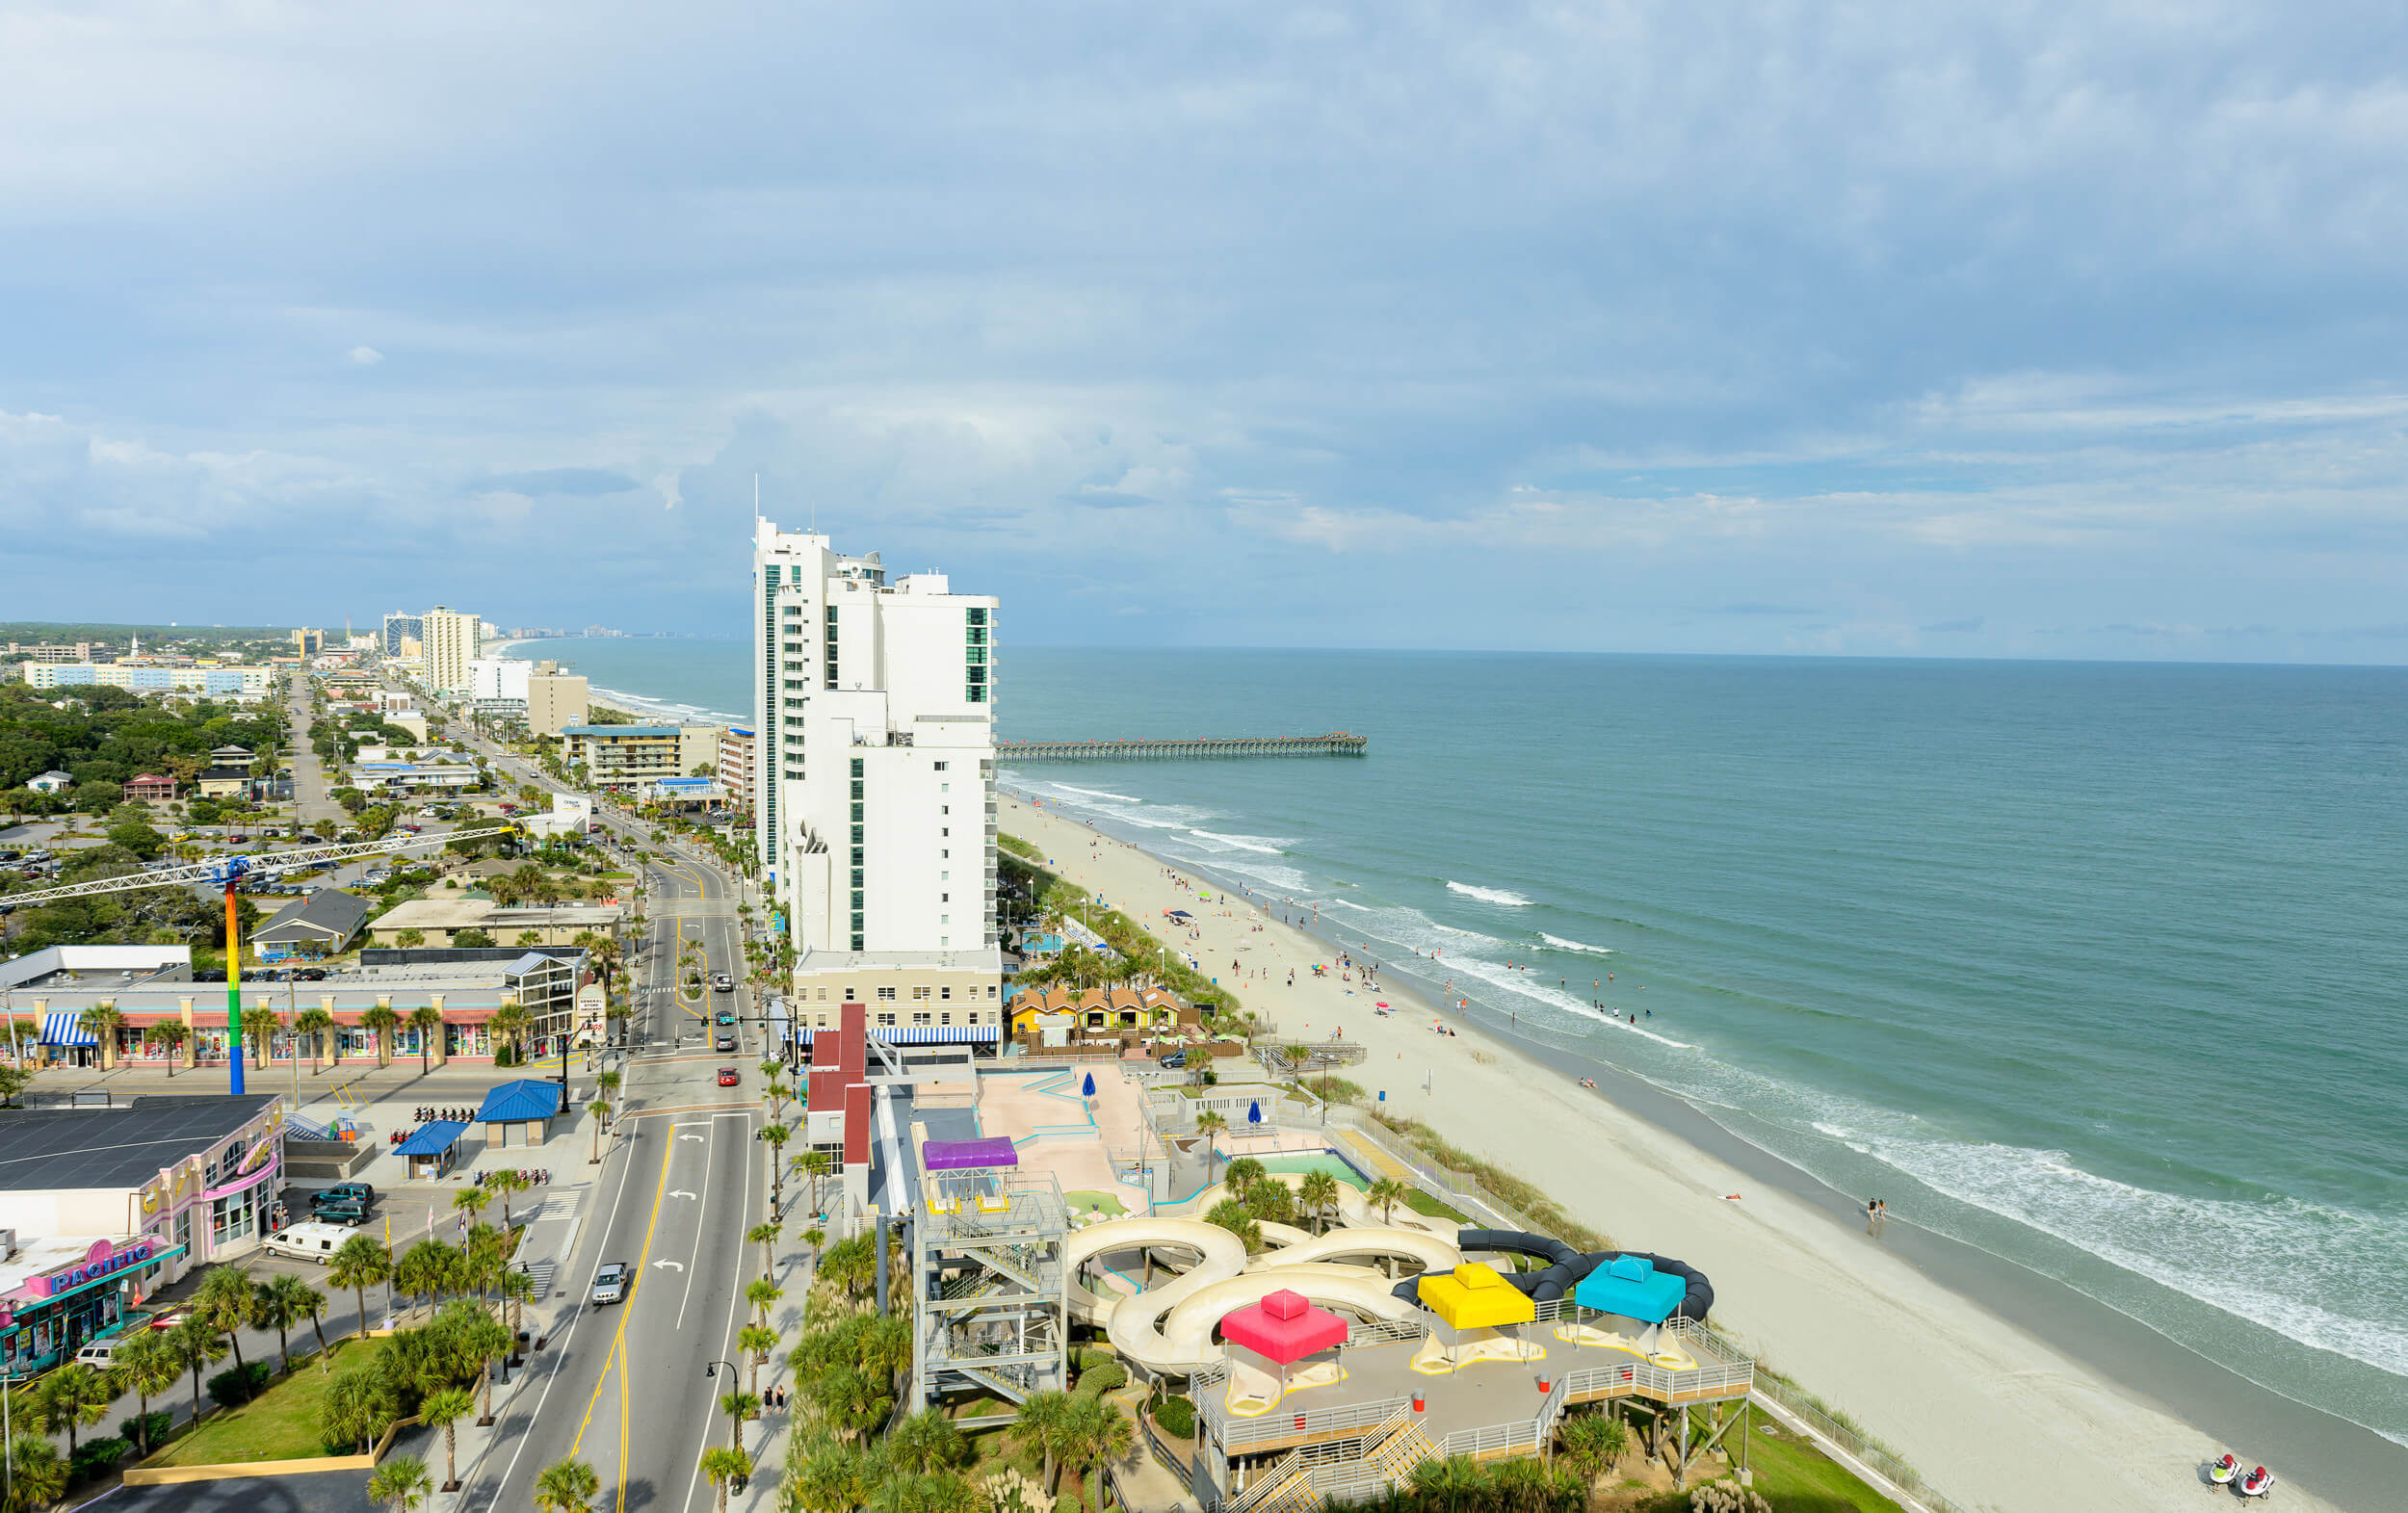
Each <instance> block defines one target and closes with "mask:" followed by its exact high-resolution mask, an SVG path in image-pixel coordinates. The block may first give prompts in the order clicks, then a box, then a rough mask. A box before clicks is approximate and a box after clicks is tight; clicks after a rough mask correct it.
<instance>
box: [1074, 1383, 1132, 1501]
mask: <svg viewBox="0 0 2408 1513" xmlns="http://www.w3.org/2000/svg"><path fill="white" fill-rule="evenodd" d="M1075 1402H1076V1404H1077V1406H1076V1407H1075V1408H1074V1409H1073V1410H1072V1416H1071V1422H1070V1428H1069V1431H1068V1433H1069V1441H1070V1454H1071V1458H1072V1459H1073V1460H1075V1461H1076V1462H1077V1463H1078V1466H1079V1474H1080V1476H1081V1478H1082V1479H1083V1480H1084V1479H1086V1477H1087V1474H1089V1473H1090V1472H1092V1473H1094V1474H1095V1480H1096V1483H1097V1485H1096V1489H1095V1507H1096V1513H1103V1507H1104V1490H1103V1486H1102V1473H1103V1468H1104V1467H1105V1466H1107V1465H1112V1464H1116V1463H1117V1462H1119V1461H1122V1460H1126V1459H1127V1458H1128V1455H1129V1451H1130V1448H1132V1447H1133V1446H1135V1445H1136V1444H1137V1427H1136V1425H1134V1424H1132V1423H1131V1422H1129V1416H1128V1415H1127V1414H1124V1413H1122V1412H1121V1411H1120V1407H1119V1405H1118V1404H1116V1403H1113V1402H1110V1401H1107V1400H1106V1399H1104V1398H1102V1397H1080V1398H1077V1399H1075Z"/></svg>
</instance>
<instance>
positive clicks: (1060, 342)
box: [0, 0, 2408, 663]
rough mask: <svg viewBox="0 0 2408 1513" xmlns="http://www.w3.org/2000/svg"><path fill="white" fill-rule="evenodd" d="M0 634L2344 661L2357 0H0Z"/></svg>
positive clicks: (2363, 636) (2407, 331)
mask: <svg viewBox="0 0 2408 1513" xmlns="http://www.w3.org/2000/svg"><path fill="white" fill-rule="evenodd" d="M0 245H5V246H6V247H7V248H8V251H7V253H6V254H5V255H0V618H43V617H47V618H63V619H64V618H72V619H77V620H96V619H118V620H142V621H160V620H188V621H189V620H201V621H222V622H227V623H256V622H259V621H262V620H265V621H269V622H272V623H273V622H279V621H283V622H293V623H312V624H339V623H340V622H341V621H342V619H343V617H344V616H345V615H347V614H348V615H350V616H351V617H352V618H353V620H354V622H356V623H361V624H364V623H365V622H367V621H369V620H372V619H374V618H375V617H376V616H378V615H380V614H381V613H385V612H387V611H392V610H419V609H424V608H426V607H428V606H430V605H432V604H436V603H442V604H448V605H450V606H452V607H454V608H465V609H473V610H476V611H478V612H479V613H483V614H484V615H485V616H486V617H487V618H488V619H492V620H495V621H497V622H500V623H502V624H504V625H522V624H541V625H571V626H578V625H584V624H587V623H589V622H595V621H599V622H602V623H606V624H610V625H615V626H619V627H622V628H627V629H635V630H672V631H691V632H704V633H708V632H726V633H731V634H742V632H743V628H744V626H745V624H746V619H745V595H746V585H747V580H748V576H749V558H748V551H747V542H748V539H749V535H750V524H751V520H750V517H751V514H752V511H753V509H754V497H755V488H756V484H757V488H758V497H759V502H760V510H761V512H762V513H764V514H766V515H768V516H769V517H770V518H772V519H773V520H775V521H777V522H778V523H779V524H781V525H783V526H786V527H788V528H790V529H791V528H798V527H803V526H807V525H810V524H812V523H814V522H815V521H816V524H817V525H818V527H819V528H820V529H822V530H824V531H826V532H828V533H830V534H831V535H833V536H834V538H835V541H836V544H837V546H838V548H839V549H840V550H844V551H848V552H864V551H869V550H877V551H879V552H880V553H881V554H882V556H883V558H884V560H885V561H886V562H887V563H888V564H889V565H890V566H891V567H894V568H898V569H928V568H936V569H942V570H945V571H948V572H950V573H951V574H952V575H953V578H954V582H955V587H957V588H960V589H963V590H965V591H987V592H995V593H1000V594H1002V595H1003V596H1004V599H1005V610H1004V613H1003V621H1002V623H1003V625H1004V626H1005V627H1006V631H1005V634H1006V635H1007V636H1008V638H1010V639H1019V640H1022V641H1024V642H1027V643H1033V644H1034V643H1049V644H1067V643H1097V644H1130V645H1284V646H1320V645H1333V646H1415V647H1477V648H1531V649H1547V650H1580V651H1649V652H1664V651H1675V652H1680V651H1686V652H1760V653H1814V654H1849V655H1926V656H1978V657H2125V658H2184V659H2218V660H2251V661H2261V660H2263V661H2312V662H2382V663H2395V662H2401V661H2408V591H2404V590H2408V371H2404V370H2408V356H2403V353H2404V352H2408V345H2404V344H2403V336H2408V322H2404V321H2403V316H2404V315H2408V256H2403V248H2408V29H2403V28H2401V27H2400V26H2399V25H2398V22H2397V14H2396V12H2395V10H2394V9H2393V8H2391V7H2386V6H2378V5H2373V4H2363V5H2362V4H2346V3H2343V4H2315V3H2311V4H2300V3H2297V0H2290V3H2287V4H2273V3H2267V4H2232V3H2218V0H2198V3H2157V4H2126V3H2116V0H2105V3H2101V0H2083V3H2079V4H2075V3H2064V4H2034V3H2018V0H2001V3H1996V4H1992V5H1989V6H1985V7H1981V8H1973V7H1956V6H1931V5H1928V4H1923V3H1887V0H1864V3H1853V4H1845V5H1841V4H1796V3H1790V0H1759V3H1757V4H1753V5H1749V6H1746V7H1740V8H1732V7H1716V6H1698V5H1695V4H1670V3H1663V4H1657V3H1627V4H1615V3H1596V4H1516V3H1512V0H1486V3H1480V4H1462V5H1455V4H1444V3H1426V0H1380V3H1374V4H1363V5H1313V4H1299V3H1296V0H1282V3H1263V4H1254V3H1248V0H1226V3H1220V4H1206V5H1197V6H1187V7H1156V6H1139V5H1134V4H1127V3H1110V4H1108V3H1055V0H1020V3H1015V4H1012V5H1008V6H998V5H994V4H991V3H981V4H911V3H896V4H888V5H876V6H873V5H854V6H840V5H826V4H803V3H794V0H788V3H783V4H775V5H769V4H764V5H757V6H738V5H720V4H710V3H707V0H706V3H690V4H685V5H680V6H675V7H662V6H658V5H647V6H629V5H621V4H614V3H611V0H584V3H580V4H576V5H569V4H564V3H563V4H550V3H539V4H538V3H520V0H477V3H475V4H455V3H451V0H419V3H415V4H411V5H408V6H381V7H368V6H358V5H334V4H327V5H315V4H294V3H282V0H247V3H236V4H212V3H205V0H183V3H175V4H144V3H123V4H106V3H98V4H94V3H78V4H73V5H55V6H54V5H48V4H42V3H39V0H34V3H29V0H0Z"/></svg>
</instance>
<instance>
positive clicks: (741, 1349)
mask: <svg viewBox="0 0 2408 1513" xmlns="http://www.w3.org/2000/svg"><path fill="white" fill-rule="evenodd" d="M776 1348H777V1331H775V1330H773V1329H764V1328H762V1327H761V1326H760V1325H759V1324H746V1325H745V1327H744V1328H742V1329H740V1330H738V1331H736V1349H737V1351H738V1353H740V1354H742V1355H743V1356H744V1357H745V1361H746V1365H747V1366H748V1367H750V1368H751V1374H750V1376H749V1377H748V1378H747V1379H746V1383H745V1390H746V1392H750V1393H758V1392H760V1390H761V1368H762V1367H763V1366H764V1365H765V1364H767V1363H768V1361H769V1358H770V1352H771V1351H772V1350H774V1349H776Z"/></svg>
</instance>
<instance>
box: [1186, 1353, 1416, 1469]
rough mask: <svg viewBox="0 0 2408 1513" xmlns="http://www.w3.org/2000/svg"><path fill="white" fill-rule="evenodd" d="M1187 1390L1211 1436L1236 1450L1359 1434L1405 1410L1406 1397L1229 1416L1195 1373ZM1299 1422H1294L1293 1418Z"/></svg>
mask: <svg viewBox="0 0 2408 1513" xmlns="http://www.w3.org/2000/svg"><path fill="white" fill-rule="evenodd" d="M1188 1385H1189V1391H1190V1394H1191V1396H1193V1397H1194V1399H1195V1405H1196V1409H1197V1411H1198V1412H1200V1413H1202V1414H1203V1415H1204V1416H1205V1418H1206V1420H1208V1421H1209V1422H1211V1424H1212V1428H1213V1438H1214V1439H1215V1440H1216V1441H1217V1442H1218V1443H1219V1444H1220V1446H1221V1448H1223V1449H1225V1450H1227V1451H1229V1452H1230V1453H1232V1454H1236V1453H1238V1452H1240V1451H1242V1450H1244V1449H1246V1448H1249V1447H1252V1446H1256V1445H1264V1444H1270V1443H1275V1442H1277V1441H1280V1440H1293V1439H1298V1438H1311V1439H1322V1438H1327V1437H1334V1436H1340V1435H1344V1434H1347V1433H1348V1432H1349V1431H1351V1432H1353V1433H1355V1434H1362V1433H1365V1432H1367V1431H1369V1430H1372V1429H1374V1428H1376V1427H1377V1426H1378V1425H1379V1424H1381V1423H1382V1422H1386V1421H1387V1420H1388V1419H1390V1418H1392V1417H1394V1416H1395V1415H1396V1414H1397V1413H1398V1412H1399V1411H1400V1410H1404V1411H1407V1412H1409V1411H1410V1410H1411V1408H1412V1399H1411V1398H1409V1397H1384V1398H1381V1399H1379V1400H1378V1401H1375V1402H1365V1403H1355V1404H1353V1405H1351V1406H1348V1407H1340V1408H1316V1409H1313V1410H1311V1411H1309V1412H1306V1413H1303V1414H1293V1413H1279V1412H1272V1413H1269V1414H1265V1415H1264V1416H1263V1417H1261V1418H1259V1419H1240V1418H1235V1417H1233V1416H1231V1415H1230V1414H1229V1413H1228V1411H1227V1410H1226V1409H1225V1408H1223V1407H1222V1406H1221V1404H1220V1403H1218V1402H1217V1401H1215V1400H1213V1399H1212V1398H1211V1397H1209V1396H1207V1395H1206V1393H1205V1391H1204V1389H1205V1388H1206V1387H1207V1386H1208V1385H1210V1384H1209V1383H1207V1382H1205V1381H1204V1379H1203V1377H1202V1375H1201V1374H1200V1373H1199V1374H1198V1375H1196V1376H1193V1377H1191V1378H1189V1383H1188ZM1298 1419H1301V1420H1302V1421H1303V1424H1302V1426H1301V1427H1298V1426H1297V1422H1296V1421H1297V1420H1298Z"/></svg>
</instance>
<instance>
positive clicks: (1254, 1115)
mask: <svg viewBox="0 0 2408 1513" xmlns="http://www.w3.org/2000/svg"><path fill="white" fill-rule="evenodd" d="M1245 1122H1246V1123H1248V1124H1260V1123H1262V1122H1263V1101H1262V1100H1261V1099H1259V1098H1257V1099H1256V1100H1254V1102H1252V1103H1250V1104H1247V1105H1246V1106H1245Z"/></svg>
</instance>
